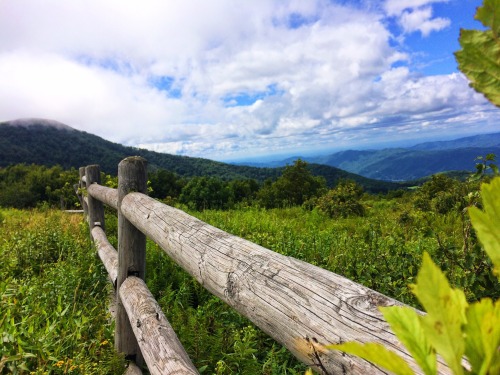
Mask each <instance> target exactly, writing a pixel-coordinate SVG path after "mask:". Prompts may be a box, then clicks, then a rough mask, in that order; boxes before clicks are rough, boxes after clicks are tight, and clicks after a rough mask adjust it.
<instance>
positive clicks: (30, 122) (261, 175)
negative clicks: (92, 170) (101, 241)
mask: <svg viewBox="0 0 500 375" xmlns="http://www.w3.org/2000/svg"><path fill="white" fill-rule="evenodd" d="M131 155H138V156H142V157H144V158H146V159H147V160H148V163H149V166H150V168H151V169H153V170H154V169H158V168H162V169H167V170H169V171H173V172H175V173H177V174H179V175H180V176H186V177H191V176H214V177H220V178H223V179H244V178H253V179H256V180H257V181H264V180H265V179H268V178H272V179H275V178H277V177H278V176H279V175H281V172H282V168H256V167H248V166H237V165H231V164H226V163H221V162H216V161H213V160H208V159H202V158H192V157H187V156H177V155H170V154H163V153H158V152H154V151H148V150H144V149H138V148H134V147H126V146H123V145H120V144H117V143H113V142H109V141H106V140H104V139H102V138H100V137H98V136H96V135H93V134H89V133H86V132H82V131H78V130H75V129H73V128H71V127H69V126H67V125H64V124H61V123H58V122H55V121H49V120H42V119H23V120H14V121H8V122H3V123H0V167H5V166H8V165H12V164H19V163H26V164H40V165H47V166H53V165H57V164H59V165H61V166H62V167H64V168H71V167H74V168H78V167H80V166H86V165H90V164H99V165H100V166H101V169H102V170H103V171H104V172H106V173H110V174H113V175H116V173H117V168H118V163H119V162H120V161H121V160H122V159H123V158H125V157H127V156H131ZM310 169H311V171H312V173H313V174H315V175H321V176H323V177H325V179H326V181H327V184H328V185H329V186H334V185H335V184H336V183H337V181H338V180H339V179H346V178H349V179H352V180H355V181H356V182H358V183H359V184H361V185H362V186H364V188H365V189H366V190H368V191H372V192H380V191H387V190H391V189H396V188H399V187H400V185H398V184H395V183H388V182H384V181H374V180H371V179H369V178H365V177H362V176H358V175H355V174H352V173H348V172H345V171H343V170H340V169H338V168H334V167H329V166H325V165H314V164H311V165H310Z"/></svg>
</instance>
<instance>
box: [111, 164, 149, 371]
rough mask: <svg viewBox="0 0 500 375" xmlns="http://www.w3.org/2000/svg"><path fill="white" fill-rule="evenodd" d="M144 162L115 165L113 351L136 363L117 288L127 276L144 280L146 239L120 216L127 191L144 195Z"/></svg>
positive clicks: (137, 355) (139, 361)
mask: <svg viewBox="0 0 500 375" xmlns="http://www.w3.org/2000/svg"><path fill="white" fill-rule="evenodd" d="M146 167H147V161H146V159H144V158H141V157H138V156H132V157H128V158H125V159H123V160H122V161H121V162H120V164H118V277H117V282H116V291H117V293H116V302H117V306H116V324H115V348H116V350H117V351H118V352H121V353H124V354H125V356H126V357H128V358H129V359H131V360H134V361H135V363H136V364H138V365H139V366H141V365H142V364H143V357H142V355H141V351H140V348H139V345H138V343H137V339H136V338H135V336H134V332H133V331H132V327H131V326H130V321H129V319H128V316H127V312H126V311H125V308H124V307H123V304H122V301H121V298H120V293H119V290H120V286H121V285H122V283H123V282H124V281H125V279H126V278H127V276H129V275H130V276H136V277H139V278H141V279H143V280H144V276H145V271H146V236H145V235H144V234H143V233H142V232H141V231H139V230H138V229H137V228H136V227H135V226H134V225H133V224H132V223H130V222H129V221H128V220H127V219H126V218H125V217H124V216H123V215H122V213H121V204H122V200H123V198H124V197H125V196H126V195H127V194H128V193H130V192H140V193H146V192H147V172H146Z"/></svg>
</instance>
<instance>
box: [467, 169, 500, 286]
mask: <svg viewBox="0 0 500 375" xmlns="http://www.w3.org/2000/svg"><path fill="white" fill-rule="evenodd" d="M481 196H482V198H483V206H484V211H481V210H479V209H478V208H476V207H471V208H470V209H469V215H470V219H471V221H472V225H473V226H474V229H475V230H476V232H477V236H478V237H479V240H480V241H481V243H482V245H483V247H484V250H485V251H486V253H487V254H488V256H489V257H490V258H491V260H492V262H493V266H494V269H493V272H494V273H495V274H496V275H497V277H498V278H500V177H496V178H495V179H493V181H491V183H489V184H483V185H482V186H481Z"/></svg>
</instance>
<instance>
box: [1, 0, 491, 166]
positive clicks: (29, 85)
mask: <svg viewBox="0 0 500 375" xmlns="http://www.w3.org/2000/svg"><path fill="white" fill-rule="evenodd" d="M481 3H482V1H479V0H379V1H377V0H352V1H348V0H252V1H247V0H210V1H208V0H141V1H129V0H72V1H65V0H45V1H39V0H0V121H9V120H14V119H18V118H45V119H52V120H56V121H59V122H62V123H65V124H67V125H69V126H71V127H73V128H75V129H78V130H83V131H86V132H89V133H93V134H96V135H98V136H101V137H103V138H105V139H107V140H110V141H113V142H117V143H121V144H124V145H128V146H135V147H141V148H147V149H150V150H154V151H159V152H166V153H170V154H177V155H187V156H196V157H204V158H209V159H214V160H224V161H228V160H238V159H253V158H258V157H265V156H268V157H270V158H274V159H276V158H277V157H278V156H285V155H313V154H328V153H331V152H335V151H338V150H342V149H363V148H380V147H389V146H395V145H410V144H416V143H418V142H420V141H427V140H431V139H443V140H444V139H453V138H459V137H461V136H465V135H472V134H479V133H489V132H498V131H500V126H499V125H498V124H499V121H498V120H499V119H500V113H499V112H500V111H499V110H498V109H496V107H494V106H493V105H491V104H490V103H489V102H488V101H486V99H484V97H483V96H482V95H481V94H478V93H476V92H475V91H474V90H473V89H471V88H470V87H469V85H468V81H467V79H466V78H465V76H464V75H462V74H461V73H460V72H459V71H458V69H457V64H456V62H455V58H454V55H453V52H454V51H457V50H458V49H459V48H460V47H459V43H458V36H459V30H460V28H468V29H480V28H481V24H480V23H479V22H477V21H475V20H474V14H475V9H476V8H477V7H478V6H480V5H481Z"/></svg>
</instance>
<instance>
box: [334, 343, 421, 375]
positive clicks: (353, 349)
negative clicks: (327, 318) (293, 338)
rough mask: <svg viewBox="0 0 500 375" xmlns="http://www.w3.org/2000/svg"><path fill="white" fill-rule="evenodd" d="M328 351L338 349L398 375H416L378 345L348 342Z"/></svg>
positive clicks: (397, 358) (395, 356) (396, 357)
mask: <svg viewBox="0 0 500 375" xmlns="http://www.w3.org/2000/svg"><path fill="white" fill-rule="evenodd" d="M326 348H328V349H336V350H340V351H343V352H345V353H348V354H353V355H356V356H358V357H361V358H363V359H366V360H367V361H370V362H372V363H374V364H375V365H377V366H380V367H383V368H385V369H386V370H389V371H391V372H393V373H394V374H396V375H414V374H415V373H414V372H413V370H412V369H411V368H410V366H409V365H408V363H406V362H405V360H404V359H403V358H401V357H400V356H398V355H397V354H396V353H394V352H393V351H390V350H389V349H387V348H386V347H385V346H383V345H380V344H377V343H366V344H361V343H358V342H346V343H344V344H337V345H328V346H326Z"/></svg>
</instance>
